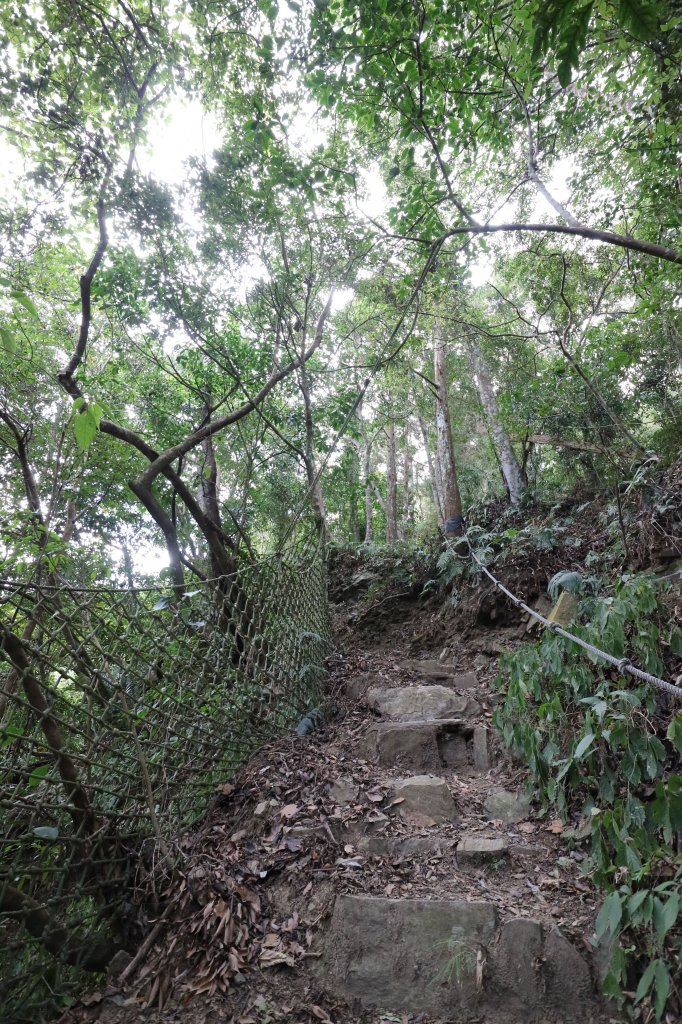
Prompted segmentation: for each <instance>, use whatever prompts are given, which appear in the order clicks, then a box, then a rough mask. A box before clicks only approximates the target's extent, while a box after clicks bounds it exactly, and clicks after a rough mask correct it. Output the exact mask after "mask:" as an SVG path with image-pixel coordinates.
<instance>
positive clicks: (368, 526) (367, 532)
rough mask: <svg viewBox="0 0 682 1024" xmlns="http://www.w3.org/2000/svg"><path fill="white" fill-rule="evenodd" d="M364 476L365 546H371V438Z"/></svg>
mask: <svg viewBox="0 0 682 1024" xmlns="http://www.w3.org/2000/svg"><path fill="white" fill-rule="evenodd" d="M362 475H363V479H364V481H365V544H369V543H370V542H371V540H372V526H373V524H374V502H373V501H372V442H371V440H370V438H369V437H365V451H364V455H363V465H362Z"/></svg>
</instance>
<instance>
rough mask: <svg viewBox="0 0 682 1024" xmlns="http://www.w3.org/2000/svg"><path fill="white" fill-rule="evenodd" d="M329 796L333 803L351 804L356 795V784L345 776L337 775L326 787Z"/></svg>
mask: <svg viewBox="0 0 682 1024" xmlns="http://www.w3.org/2000/svg"><path fill="white" fill-rule="evenodd" d="M328 792H329V798H330V799H331V800H333V801H334V803H335V804H352V803H354V802H355V800H356V799H357V796H358V784H357V782H354V781H353V779H349V778H347V777H346V776H343V775H341V776H339V778H338V779H334V780H333V781H332V782H330V784H329V787H328Z"/></svg>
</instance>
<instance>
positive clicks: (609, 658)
mask: <svg viewBox="0 0 682 1024" xmlns="http://www.w3.org/2000/svg"><path fill="white" fill-rule="evenodd" d="M464 539H465V540H466V543H467V547H468V549H469V554H470V555H471V558H472V559H473V561H474V562H475V563H476V564H477V565H478V567H479V569H480V570H481V571H482V572H483V573H484V574H485V575H486V576H487V577H488V579H489V580H490V582H491V583H492V584H493V585H494V586H495V587H496V588H497V590H499V591H500V592H501V593H502V594H504V595H505V597H507V598H508V599H509V600H510V601H511V602H512V604H513V605H515V606H516V607H517V608H521V609H522V610H523V611H524V612H527V614H528V615H530V616H531V617H532V618H533V619H535V620H536V622H540V623H541V624H542V625H543V626H544V627H545V629H549V630H550V631H551V632H552V633H556V634H558V635H559V636H563V637H564V638H565V639H566V640H570V641H571V642H572V643H574V644H577V645H578V647H582V649H583V650H585V651H587V652H588V654H591V655H592V656H593V657H595V658H599V659H600V660H601V661H605V662H606V663H607V664H609V665H613V666H614V668H617V669H618V671H619V672H620V673H621V675H623V674H625V675H629V676H633V677H634V678H635V679H640V680H642V682H645V683H649V684H650V685H651V686H654V687H656V688H657V689H659V690H663V691H664V692H665V693H668V694H670V696H672V697H674V698H676V699H677V700H682V687H680V686H675V684H674V683H669V682H668V681H667V680H666V679H659V677H658V676H654V675H652V674H651V673H650V672H645V671H644V670H643V669H641V668H637V666H636V665H633V664H632V662H631V661H630V659H629V658H617V657H616V656H615V655H613V654H609V653H608V652H607V651H602V650H601V649H600V648H599V647H595V646H594V644H591V643H589V642H588V641H587V640H583V639H582V638H581V637H579V636H575V634H574V633H570V632H569V631H568V630H567V629H564V627H563V626H561V625H560V624H559V623H558V622H551V621H550V620H549V619H547V618H545V616H544V615H542V614H541V613H540V612H538V611H536V609H535V608H531V607H530V606H529V605H527V604H526V603H525V601H522V600H521V598H520V597H517V596H516V595H515V594H513V593H512V592H511V590H509V589H508V587H505V585H504V583H501V582H500V580H498V579H497V578H496V577H495V576H493V574H492V573H491V572H490V570H489V569H488V567H487V566H486V565H485V564H484V563H483V562H482V561H481V559H480V558H479V557H478V555H477V554H476V552H475V551H474V549H473V548H472V546H471V543H470V541H469V538H468V537H467V536H466V534H465V535H464ZM446 540H447V543H448V545H449V547H450V549H451V550H452V551H454V553H455V554H457V552H456V551H455V547H454V545H453V543H452V540H451V539H450V538H446ZM673 575H674V574H673Z"/></svg>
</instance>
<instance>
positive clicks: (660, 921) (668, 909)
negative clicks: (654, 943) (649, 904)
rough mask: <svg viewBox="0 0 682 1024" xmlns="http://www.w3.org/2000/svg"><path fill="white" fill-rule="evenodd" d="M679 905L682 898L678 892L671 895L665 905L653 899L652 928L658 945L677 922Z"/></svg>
mask: <svg viewBox="0 0 682 1024" xmlns="http://www.w3.org/2000/svg"><path fill="white" fill-rule="evenodd" d="M681 903H682V896H680V894H679V893H678V892H674V893H671V895H670V896H669V897H668V899H667V900H666V901H665V903H662V901H661V900H658V899H654V927H655V929H656V936H657V938H658V941H659V942H660V943H662V942H663V939H664V938H665V936H666V935H667V933H668V932H669V931H670V929H671V928H672V927H673V925H674V924H675V922H676V921H677V916H678V914H679V912H680V904H681Z"/></svg>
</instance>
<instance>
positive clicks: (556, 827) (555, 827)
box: [547, 818, 564, 836]
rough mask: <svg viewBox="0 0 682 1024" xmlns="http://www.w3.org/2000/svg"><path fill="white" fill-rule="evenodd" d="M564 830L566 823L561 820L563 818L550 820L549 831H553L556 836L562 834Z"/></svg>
mask: <svg viewBox="0 0 682 1024" xmlns="http://www.w3.org/2000/svg"><path fill="white" fill-rule="evenodd" d="M563 830H564V823H563V821H562V820H561V818H554V820H553V821H550V823H549V825H548V826H547V831H548V832H553V833H554V835H555V836H560V835H561V833H562V832H563Z"/></svg>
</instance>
